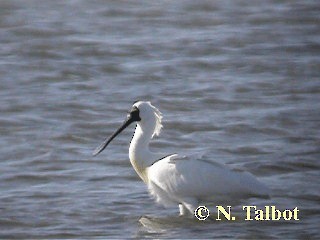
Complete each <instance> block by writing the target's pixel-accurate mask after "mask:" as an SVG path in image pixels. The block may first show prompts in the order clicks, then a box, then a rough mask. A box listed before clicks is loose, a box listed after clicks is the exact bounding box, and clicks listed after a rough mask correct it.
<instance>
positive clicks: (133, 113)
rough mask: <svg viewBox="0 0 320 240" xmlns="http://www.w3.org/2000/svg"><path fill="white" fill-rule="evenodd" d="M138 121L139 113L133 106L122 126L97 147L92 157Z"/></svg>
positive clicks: (139, 119)
mask: <svg viewBox="0 0 320 240" xmlns="http://www.w3.org/2000/svg"><path fill="white" fill-rule="evenodd" d="M138 121H141V118H140V111H139V109H138V108H137V107H136V106H133V107H132V109H131V111H130V112H129V113H128V115H127V119H126V120H125V121H124V123H123V124H122V126H121V127H120V128H119V129H118V130H117V131H115V133H114V134H112V136H111V137H110V138H107V139H106V140H105V141H104V142H103V143H102V144H101V145H100V146H99V147H97V148H96V149H95V150H94V152H93V156H97V155H98V154H99V153H101V152H102V151H103V150H104V149H105V148H106V147H107V146H108V144H109V143H110V142H111V141H112V140H113V139H114V138H115V137H116V136H117V135H119V134H120V133H121V132H122V131H123V130H124V129H125V128H126V127H128V126H129V125H130V124H131V123H133V122H138Z"/></svg>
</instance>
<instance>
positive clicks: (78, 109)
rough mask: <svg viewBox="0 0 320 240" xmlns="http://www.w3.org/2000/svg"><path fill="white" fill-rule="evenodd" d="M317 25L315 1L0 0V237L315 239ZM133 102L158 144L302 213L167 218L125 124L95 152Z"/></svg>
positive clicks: (170, 213)
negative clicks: (156, 113)
mask: <svg viewBox="0 0 320 240" xmlns="http://www.w3.org/2000/svg"><path fill="white" fill-rule="evenodd" d="M319 23H320V5H319V2H318V1H316V0H315V1H312V0H306V1H298V0H267V1H251V0H248V1H244V0H243V1H242V0H241V1H224V0H215V1H204V0H201V1H191V0H185V1H182V0H178V1H142V0H141V1H140V0H139V1H126V0H123V1H102V0H95V1H84V0H72V1H49V0H41V1H40V0H28V1H19V0H2V1H0V146H1V149H0V156H1V157H0V158H1V159H0V238H21V239H25V238H32V239H36V238H45V239H47V238H76V239H79V238H95V237H97V238H139V239H140V238H183V239H184V238H198V239H199V238H241V239H247V238H249V239H250V238H254V239H257V238H267V239H270V238H297V239H316V238H319V237H320V230H319V220H320V210H319V209H320V208H319V207H320V190H319V185H320V181H319V173H320V163H319V161H320V24H319ZM139 99H140V100H148V101H151V102H152V103H153V104H154V105H155V106H157V107H158V108H159V109H160V110H161V111H162V113H163V115H164V119H163V124H164V129H163V131H162V134H161V135H160V137H158V138H156V139H155V140H154V141H153V144H152V149H153V150H154V151H160V150H161V151H165V152H168V153H177V152H178V153H181V154H184V153H186V152H190V153H193V152H200V153H203V154H205V156H206V157H207V158H208V159H210V160H212V161H217V162H221V163H224V164H227V165H229V166H230V167H231V168H242V169H246V170H248V171H250V172H252V173H253V174H255V175H256V176H257V178H258V179H259V180H260V181H262V182H264V183H265V184H266V185H268V186H269V188H270V189H271V190H272V196H271V199H269V200H259V199H249V200H245V201H244V202H242V204H243V205H258V206H264V205H276V206H277V207H278V208H279V209H282V210H283V209H293V208H294V207H298V208H299V210H300V212H299V219H300V220H299V221H288V222H284V221H280V222H277V221H273V222H272V221H266V222H256V221H251V222H248V221H244V220H239V221H236V222H229V221H223V222H217V221H211V222H205V223H203V222H201V223H200V222H198V221H197V220H190V219H183V218H178V217H176V216H177V215H178V208H169V209H165V208H163V207H162V206H159V205H157V204H156V203H155V202H154V200H153V199H152V198H151V197H150V196H149V195H148V193H147V188H146V186H145V185H144V183H143V182H142V181H141V180H140V179H139V178H138V177H137V175H136V173H135V172H134V170H133V169H132V167H131V165H130V162H129V159H128V146H129V143H130V140H131V136H132V134H133V131H134V126H131V127H130V128H128V129H127V130H126V131H125V132H124V133H123V134H121V135H120V136H119V137H118V138H117V139H116V140H114V142H113V143H112V144H111V145H110V146H109V147H108V148H107V149H106V150H105V151H104V152H103V153H102V154H100V155H99V156H98V157H95V158H93V157H92V156H91V153H92V151H93V150H94V148H95V147H97V146H98V145H99V144H100V143H101V141H102V140H104V138H106V137H108V136H109V135H110V134H111V133H112V132H113V131H114V130H115V129H116V128H117V127H118V126H119V124H121V123H122V121H123V120H124V118H125V116H126V111H127V110H129V109H130V108H131V105H132V103H133V102H134V101H136V100H139ZM213 184H214V183H213ZM235 207H238V208H240V207H241V205H240V206H235ZM212 210H214V209H212ZM143 216H144V218H142V219H144V220H146V219H147V220H149V221H141V217H143ZM145 216H147V217H145Z"/></svg>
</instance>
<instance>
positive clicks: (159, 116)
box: [149, 102, 163, 137]
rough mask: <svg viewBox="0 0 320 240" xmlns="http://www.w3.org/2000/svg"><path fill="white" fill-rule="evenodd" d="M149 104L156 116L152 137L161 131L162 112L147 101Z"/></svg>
mask: <svg viewBox="0 0 320 240" xmlns="http://www.w3.org/2000/svg"><path fill="white" fill-rule="evenodd" d="M149 104H150V106H151V107H152V109H153V112H154V116H155V118H156V126H155V128H154V132H153V134H152V137H154V136H158V135H159V134H160V132H161V129H162V127H163V126H162V123H161V121H162V113H161V112H160V111H159V109H158V108H156V107H155V106H153V105H152V104H151V103H150V102H149Z"/></svg>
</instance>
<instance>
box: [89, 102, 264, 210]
mask: <svg viewBox="0 0 320 240" xmlns="http://www.w3.org/2000/svg"><path fill="white" fill-rule="evenodd" d="M133 118H134V120H132V119H133ZM161 118H162V116H161V113H160V112H159V110H158V109H156V108H155V107H154V106H152V105H151V104H150V103H149V102H141V101H140V102H136V103H135V104H134V105H133V109H132V111H131V113H130V115H128V120H127V122H126V123H125V124H124V127H121V128H120V129H119V130H118V131H117V132H116V133H115V134H114V135H113V136H112V137H111V138H110V139H109V140H108V141H105V142H104V143H103V144H102V146H100V147H99V148H98V149H97V150H96V152H95V153H94V154H98V153H99V152H101V151H102V150H103V149H104V148H105V147H106V146H107V145H108V144H109V142H110V141H111V140H112V139H113V138H114V137H115V136H116V135H117V134H118V133H120V132H121V131H122V130H123V129H124V128H125V127H126V126H127V125H128V124H127V123H128V122H129V124H130V123H131V122H133V121H137V127H136V130H135V133H134V136H133V139H132V141H131V144H130V148H129V158H130V162H131V164H132V166H133V167H134V169H135V171H136V172H137V174H138V175H139V176H140V177H141V179H142V180H143V181H144V182H145V183H146V184H147V185H148V189H149V191H150V192H151V194H152V195H153V196H154V197H155V198H156V200H157V202H159V203H161V204H163V205H165V206H168V205H173V204H177V205H178V204H179V209H180V214H181V215H185V214H188V213H191V214H193V212H194V210H195V209H196V208H197V207H198V204H199V202H207V201H210V202H218V201H223V200H225V201H228V200H233V199H243V198H248V197H264V196H268V193H269V190H268V189H267V187H266V186H264V185H263V184H262V183H260V182H259V181H258V180H256V178H255V177H254V176H253V175H251V174H250V173H248V172H239V171H232V170H230V169H228V168H227V167H225V166H224V165H221V164H218V163H215V162H213V161H207V160H203V159H189V158H187V157H181V156H179V155H177V154H172V155H166V154H161V153H153V152H151V151H150V150H149V142H150V140H151V139H152V137H153V136H154V135H158V134H159V133H160V130H161V127H162V125H161ZM126 124H127V125H126Z"/></svg>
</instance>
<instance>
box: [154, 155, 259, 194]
mask: <svg viewBox="0 0 320 240" xmlns="http://www.w3.org/2000/svg"><path fill="white" fill-rule="evenodd" d="M148 178H149V181H150V182H151V183H152V184H154V185H156V186H157V187H158V188H160V189H161V190H162V191H164V192H166V193H167V194H168V195H170V196H171V197H172V198H177V199H179V198H183V197H195V198H198V199H203V198H207V197H211V196H215V197H230V196H234V197H237V196H239V197H242V196H243V195H244V196H246V195H249V194H252V195H254V194H257V195H259V194H263V193H264V190H265V188H264V185H263V184H261V183H260V182H258V181H257V180H256V179H255V178H254V177H253V176H252V175H251V174H249V173H247V172H237V171H232V170H230V169H228V168H227V167H226V166H224V165H222V164H219V163H216V162H211V161H208V160H203V159H202V160H191V159H188V158H185V157H179V156H178V155H171V156H168V157H166V158H164V159H162V160H161V161H158V162H156V163H155V164H153V165H152V166H151V167H150V168H149V169H148ZM213 200H214V199H213Z"/></svg>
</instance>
